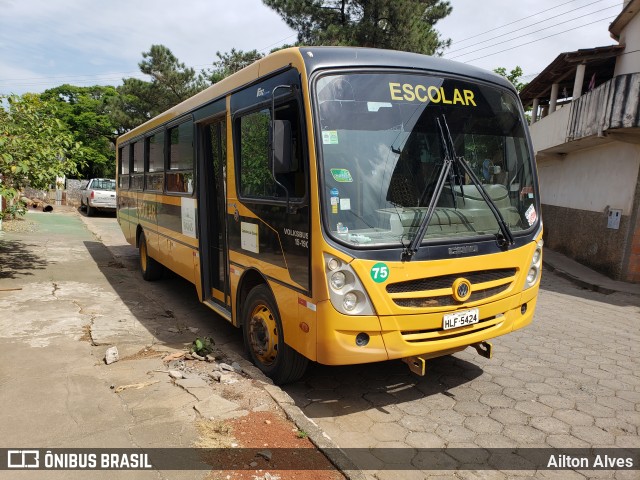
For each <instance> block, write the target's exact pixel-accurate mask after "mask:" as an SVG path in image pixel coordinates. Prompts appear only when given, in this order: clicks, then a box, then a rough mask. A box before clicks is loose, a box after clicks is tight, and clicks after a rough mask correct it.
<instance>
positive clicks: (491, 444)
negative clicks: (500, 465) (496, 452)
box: [475, 433, 513, 448]
mask: <svg viewBox="0 0 640 480" xmlns="http://www.w3.org/2000/svg"><path fill="white" fill-rule="evenodd" d="M475 443H476V445H478V446H479V447H483V448H513V439H512V438H509V437H505V436H504V435H502V434H495V433H481V434H478V435H477V436H476V437H475Z"/></svg>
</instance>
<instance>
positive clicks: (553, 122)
mask: <svg viewBox="0 0 640 480" xmlns="http://www.w3.org/2000/svg"><path fill="white" fill-rule="evenodd" d="M570 114H571V105H570V104H569V105H565V106H563V107H562V108H559V109H558V110H556V111H555V112H553V113H551V114H549V115H547V116H546V117H544V118H541V119H540V120H538V121H537V122H535V123H534V124H533V125H531V126H530V127H529V132H530V133H531V141H532V142H533V148H534V149H535V151H536V152H539V151H542V150H546V149H547V148H551V147H555V146H557V145H562V144H563V143H564V142H566V141H567V126H568V125H569V116H570Z"/></svg>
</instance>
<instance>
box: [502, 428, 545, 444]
mask: <svg viewBox="0 0 640 480" xmlns="http://www.w3.org/2000/svg"><path fill="white" fill-rule="evenodd" d="M502 434H503V435H504V436H505V437H509V438H511V439H513V440H514V441H515V442H516V444H517V446H520V447H525V446H526V447H530V446H531V445H532V444H534V443H543V442H544V441H545V434H544V433H543V432H541V431H540V430H538V429H536V428H533V427H529V426H527V425H506V426H505V427H504V429H503V430H502Z"/></svg>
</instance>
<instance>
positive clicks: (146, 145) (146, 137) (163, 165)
mask: <svg viewBox="0 0 640 480" xmlns="http://www.w3.org/2000/svg"><path fill="white" fill-rule="evenodd" d="M156 135H162V161H161V168H160V170H154V171H153V172H151V171H149V160H150V157H151V148H150V142H149V140H150V138H151V137H154V136H156ZM166 137H167V129H166V128H165V127H161V128H156V129H155V130H152V131H150V132H147V133H146V134H145V135H144V168H143V173H144V191H145V192H153V193H162V192H163V190H164V185H165V173H166V164H167V158H166V157H167V142H166ZM150 175H162V183H161V186H160V188H159V189H152V188H149V177H150Z"/></svg>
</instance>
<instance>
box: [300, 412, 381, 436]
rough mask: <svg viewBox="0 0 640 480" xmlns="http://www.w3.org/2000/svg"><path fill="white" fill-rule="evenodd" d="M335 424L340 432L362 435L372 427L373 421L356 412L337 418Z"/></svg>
mask: <svg viewBox="0 0 640 480" xmlns="http://www.w3.org/2000/svg"><path fill="white" fill-rule="evenodd" d="M307 414H308V413H307ZM335 423H336V425H337V426H338V427H339V428H340V430H342V431H343V432H345V433H348V432H357V433H360V434H362V433H366V432H368V431H369V429H370V428H371V427H372V426H373V420H371V418H369V417H368V416H367V415H366V414H365V412H358V413H353V414H350V415H344V416H342V417H338V418H337V419H336V422H335Z"/></svg>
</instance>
